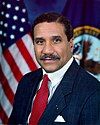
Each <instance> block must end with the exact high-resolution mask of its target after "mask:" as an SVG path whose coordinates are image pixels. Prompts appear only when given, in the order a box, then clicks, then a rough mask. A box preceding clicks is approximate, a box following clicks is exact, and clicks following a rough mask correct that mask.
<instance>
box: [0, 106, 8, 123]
mask: <svg viewBox="0 0 100 125" xmlns="http://www.w3.org/2000/svg"><path fill="white" fill-rule="evenodd" d="M0 118H1V121H2V122H3V123H7V121H8V117H7V115H6V113H5V111H4V110H3V108H2V106H1V105H0Z"/></svg>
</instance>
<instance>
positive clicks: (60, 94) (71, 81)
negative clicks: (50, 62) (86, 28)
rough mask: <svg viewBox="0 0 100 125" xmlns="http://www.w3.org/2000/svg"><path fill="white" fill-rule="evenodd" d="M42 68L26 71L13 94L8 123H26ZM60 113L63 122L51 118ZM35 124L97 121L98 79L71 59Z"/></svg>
mask: <svg viewBox="0 0 100 125" xmlns="http://www.w3.org/2000/svg"><path fill="white" fill-rule="evenodd" d="M41 79H42V70H41V69H38V70H37V71H35V72H31V73H28V74H26V75H25V76H24V77H23V78H22V80H21V81H20V84H19V85H18V89H17V92H16V95H15V101H14V107H13V111H12V114H11V116H10V119H9V124H14V125H15V124H27V119H28V116H29V113H30V112H31V106H32V100H33V97H34V95H35V93H36V90H37V87H38V84H39V82H40V80H41ZM58 115H61V116H62V117H63V118H64V120H65V121H66V122H65V123H63V122H62V123H61V122H54V121H55V119H56V118H57V116H58ZM39 125H100V83H99V82H98V81H97V80H96V79H95V78H94V77H92V76H91V75H90V74H88V73H87V72H86V71H85V70H84V69H82V68H81V67H80V66H78V64H77V63H76V62H75V60H74V61H73V63H72V64H71V66H70V67H69V69H68V71H67V72H66V73H65V75H64V77H63V79H62V81H61V83H60V84H59V86H58V87H57V89H56V91H55V93H54V95H53V97H52V99H51V100H50V102H49V104H48V105H47V108H46V110H45V112H44V114H43V116H42V117H41V119H40V122H39Z"/></svg>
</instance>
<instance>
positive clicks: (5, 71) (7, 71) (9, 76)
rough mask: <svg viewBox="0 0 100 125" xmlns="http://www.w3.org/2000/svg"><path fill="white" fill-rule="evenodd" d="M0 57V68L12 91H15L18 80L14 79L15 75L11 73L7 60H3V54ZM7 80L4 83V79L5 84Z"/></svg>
mask: <svg viewBox="0 0 100 125" xmlns="http://www.w3.org/2000/svg"><path fill="white" fill-rule="evenodd" d="M1 59H2V62H1V70H2V72H3V74H4V76H5V77H6V79H7V81H8V82H9V86H10V88H11V89H12V91H13V93H15V91H16V88H17V84H18V81H17V80H16V79H15V77H14V75H13V73H12V70H11V68H10V67H9V65H8V63H7V61H6V60H5V58H4V56H3V55H2V57H1ZM8 82H7V83H6V81H5V84H8Z"/></svg>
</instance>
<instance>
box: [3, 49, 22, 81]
mask: <svg viewBox="0 0 100 125" xmlns="http://www.w3.org/2000/svg"><path fill="white" fill-rule="evenodd" d="M4 57H5V59H6V60H7V62H8V64H9V66H10V67H11V70H12V72H13V74H14V76H15V78H16V79H17V81H19V80H20V79H21V78H22V76H23V75H22V73H21V71H20V69H19V68H18V66H17V64H16V63H15V60H14V58H13V57H12V55H11V53H10V52H9V50H5V53H4ZM16 71H17V72H16Z"/></svg>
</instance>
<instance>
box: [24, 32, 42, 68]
mask: <svg viewBox="0 0 100 125" xmlns="http://www.w3.org/2000/svg"><path fill="white" fill-rule="evenodd" d="M22 40H23V42H24V45H25V47H26V48H27V50H28V52H29V54H30V56H31V58H32V59H33V60H34V63H35V65H36V67H38V68H39V67H40V66H39V64H38V62H37V61H36V57H35V52H34V45H33V40H32V37H31V35H30V34H26V35H24V37H22ZM26 41H27V42H26Z"/></svg>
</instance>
